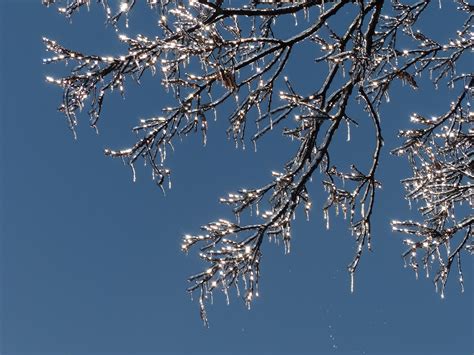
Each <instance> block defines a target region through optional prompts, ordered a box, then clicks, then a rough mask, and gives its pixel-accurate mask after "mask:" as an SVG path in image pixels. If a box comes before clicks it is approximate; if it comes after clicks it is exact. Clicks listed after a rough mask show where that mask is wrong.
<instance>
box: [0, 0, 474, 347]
mask: <svg viewBox="0 0 474 355" xmlns="http://www.w3.org/2000/svg"><path fill="white" fill-rule="evenodd" d="M40 3H41V2H40V1H39V0H38V1H33V0H31V1H27V0H23V1H14V0H2V1H1V2H0V48H1V49H0V51H1V53H2V54H1V56H0V125H1V126H0V142H1V143H0V149H1V155H0V159H1V166H2V170H1V175H0V176H1V180H0V181H1V185H0V193H1V194H0V222H1V231H0V233H1V245H0V247H1V249H0V250H1V257H0V270H1V285H0V297H1V298H0V300H1V307H0V321H1V332H0V353H1V354H6V355H13V354H74V355H76V354H77V355H79V354H105V353H107V354H156V353H158V354H168V353H170V354H194V353H196V354H206V353H210V352H215V353H226V354H275V353H281V354H295V353H302V354H305V353H307V354H333V353H334V354H469V353H472V351H473V342H472V337H473V325H472V319H473V304H472V299H473V282H472V279H473V278H472V261H471V260H469V259H465V264H464V269H465V273H466V275H465V279H466V285H465V292H464V294H461V293H460V291H459V286H458V285H457V284H456V283H455V282H454V278H453V280H451V282H450V284H449V287H448V289H447V294H446V296H447V297H446V298H445V299H444V300H441V299H440V297H439V295H438V294H436V293H435V292H434V287H433V285H432V283H431V282H430V281H429V280H426V279H424V278H421V280H418V281H416V280H415V276H414V274H413V272H412V271H411V270H408V269H404V268H403V261H402V259H401V257H400V255H401V253H402V252H403V250H404V246H403V245H402V243H401V240H402V238H401V236H400V235H397V234H394V233H392V232H391V230H390V226H389V221H390V220H391V219H393V218H397V219H403V218H405V217H409V216H415V214H414V211H409V210H408V206H407V203H406V201H405V200H404V199H403V198H402V193H403V190H402V187H401V185H400V184H399V180H400V179H401V178H403V177H406V176H408V174H409V172H408V170H407V165H406V164H405V161H404V160H403V159H401V158H396V157H392V156H389V154H388V152H389V150H390V149H391V148H394V147H396V145H397V143H398V141H397V140H396V139H395V138H394V137H395V134H396V131H397V129H398V128H403V127H407V126H408V117H409V114H410V113H411V112H413V111H417V110H419V111H422V110H424V111H423V112H427V114H430V113H431V112H433V113H437V112H440V111H441V110H442V109H443V107H444V106H443V102H442V100H438V99H436V98H435V96H433V94H434V92H433V91H432V90H431V89H429V90H428V91H426V92H411V91H410V90H409V89H408V88H404V89H403V90H401V89H400V88H395V94H394V95H392V102H391V104H390V105H389V106H386V107H385V109H384V118H383V124H384V126H383V129H384V137H385V142H386V146H385V149H384V155H383V159H382V162H381V168H380V172H379V178H380V179H381V180H382V182H383V184H384V187H383V189H382V190H381V191H380V194H379V200H378V206H377V211H376V212H375V215H374V241H373V243H374V251H373V252H372V253H370V254H369V253H366V254H365V256H364V258H363V259H362V262H361V265H360V267H359V271H358V273H357V275H356V290H355V293H354V294H351V293H350V289H349V277H348V274H347V272H346V265H347V264H348V262H349V261H350V260H351V257H352V255H353V241H352V239H351V237H350V233H349V232H348V231H347V225H346V224H345V222H344V221H343V220H342V219H336V217H335V216H331V221H332V226H331V230H330V231H326V229H325V223H324V221H323V218H322V213H321V211H320V210H318V208H317V206H321V204H322V203H323V200H322V197H323V196H322V195H321V194H319V195H316V197H315V198H314V205H315V208H314V210H313V212H312V215H311V219H310V221H309V222H306V221H305V219H304V217H303V216H300V217H298V219H297V223H295V224H294V226H295V227H294V231H293V238H294V239H293V242H292V252H291V254H289V255H286V256H285V255H284V254H283V248H282V247H278V246H275V245H273V244H267V245H265V247H264V257H263V259H262V279H261V290H260V293H261V297H259V299H258V300H257V301H256V302H255V303H254V304H253V306H252V309H251V310H250V311H248V310H247V309H246V308H245V307H244V304H243V302H242V300H240V299H238V298H237V297H236V296H234V297H232V300H231V304H230V306H227V305H225V300H224V297H223V296H222V295H215V304H214V305H213V306H211V307H210V308H209V309H208V312H209V317H210V322H211V324H210V328H209V329H206V328H204V327H203V326H202V322H201V320H200V319H199V312H198V305H197V302H192V301H191V300H190V297H189V295H188V294H187V293H186V292H185V289H186V287H187V283H186V277H187V276H188V275H189V274H192V273H194V272H196V271H198V270H199V268H200V263H199V261H198V260H197V258H196V256H195V255H193V254H192V253H190V255H188V256H185V255H183V254H182V253H181V252H180V241H181V236H182V235H183V234H184V233H193V232H197V231H198V228H199V226H200V225H202V224H204V223H206V222H209V221H211V220H214V219H216V218H219V217H226V218H230V217H231V216H230V214H229V211H228V210H227V209H226V208H224V207H222V206H219V205H218V204H217V200H218V198H219V197H220V196H223V195H224V194H225V193H226V192H229V191H235V190H236V189H238V188H240V187H252V186H258V185H259V184H260V183H263V182H265V181H266V180H267V179H269V178H270V171H271V170H273V169H279V168H280V167H281V166H282V164H283V163H284V162H285V161H286V160H285V159H286V157H287V156H289V151H288V149H289V148H288V147H289V145H288V144H287V143H284V144H282V141H281V140H280V139H279V138H276V139H273V140H272V139H266V140H265V141H263V142H262V143H261V144H260V145H259V147H258V152H257V153H254V152H253V151H252V149H247V150H245V151H242V150H237V149H235V147H234V144H233V142H230V141H228V140H227V139H226V137H225V128H226V117H225V116H222V117H219V119H218V120H217V122H215V123H214V122H213V123H212V124H211V125H210V130H209V137H208V144H207V146H206V147H203V146H202V144H201V137H199V136H191V137H189V138H187V139H184V140H183V141H182V142H180V143H178V144H177V145H176V151H175V152H174V153H173V154H171V156H170V158H169V160H168V164H169V166H170V167H171V169H172V171H173V176H172V182H173V188H172V189H171V191H168V192H167V195H166V197H164V196H163V195H162V193H161V191H160V190H159V189H157V188H156V186H154V184H153V183H152V181H151V178H150V173H149V171H148V170H146V169H139V170H138V180H137V182H135V183H133V182H132V181H131V173H130V170H129V169H127V168H126V167H124V166H123V165H122V164H121V162H120V160H113V159H110V158H106V157H105V156H104V155H103V149H104V148H106V147H113V148H116V147H119V148H120V147H123V146H126V145H127V144H129V143H131V142H132V141H133V139H134V137H133V136H132V135H131V134H130V131H129V128H130V127H132V126H133V125H134V124H135V123H136V122H137V119H138V118H141V117H148V116H152V115H154V114H158V113H159V112H160V109H161V107H162V106H164V105H166V102H167V101H166V100H167V99H166V97H165V94H164V92H163V91H161V89H160V87H159V82H158V81H157V80H153V79H151V78H145V79H144V81H143V85H142V86H141V87H137V86H136V85H135V84H133V83H130V85H129V89H128V91H127V95H126V99H125V100H122V99H121V98H120V97H118V95H115V96H114V97H113V98H111V99H110V100H109V101H108V102H107V103H106V108H105V111H104V115H103V118H102V122H101V123H100V125H99V129H100V134H99V135H96V134H95V133H94V131H93V130H92V129H90V128H89V127H88V126H87V117H85V115H83V116H82V117H81V118H82V121H81V123H80V127H79V130H78V136H79V138H78V140H77V141H74V140H73V137H72V135H71V133H70V131H69V129H68V128H67V124H66V122H65V120H64V119H63V117H62V115H61V114H60V113H58V112H56V110H55V108H56V107H57V105H58V104H59V101H60V97H61V92H60V90H59V89H58V88H55V87H52V86H50V85H47V84H46V83H45V80H44V77H45V75H49V74H55V73H60V72H61V71H62V70H63V69H62V68H61V67H60V66H56V67H48V66H44V65H43V64H42V58H43V57H45V56H46V53H45V51H44V47H43V44H42V42H41V37H42V36H48V37H51V38H53V39H57V40H59V41H60V42H61V43H63V44H65V45H66V46H69V47H73V48H77V49H80V50H91V51H100V52H104V53H103V54H109V52H110V53H115V52H116V51H118V50H119V47H118V46H117V44H115V43H113V42H112V41H111V38H113V36H114V34H113V31H112V30H111V29H106V28H105V27H104V26H103V14H102V12H101V11H100V10H99V8H97V7H96V8H95V9H94V10H95V11H93V12H91V13H82V14H81V15H80V16H78V17H77V18H75V19H74V21H73V22H72V24H69V22H68V21H66V20H65V19H64V18H62V17H61V16H59V15H58V14H57V13H56V12H55V11H54V9H46V8H44V7H42V6H41V4H40ZM438 16H441V15H438ZM134 20H135V21H137V20H136V17H132V18H131V21H132V22H131V26H133V21H134ZM436 21H437V18H433V24H435V23H436ZM302 55H304V53H302ZM292 74H293V75H294V76H293V77H295V78H298V77H300V78H305V75H307V74H306V73H305V72H303V71H301V70H297V69H295V70H294V73H292ZM426 93H427V94H426ZM363 128H364V126H363V125H362V127H361V128H359V130H356V131H353V136H355V137H357V135H358V137H359V138H354V140H353V143H345V142H344V141H345V133H344V132H343V131H341V139H340V144H339V146H338V148H337V149H336V151H335V152H334V154H336V155H340V156H341V157H345V158H347V159H360V157H365V155H367V154H368V153H367V150H366V149H365V148H363V145H361V144H359V145H358V143H357V142H358V139H359V142H363V141H364V140H367V139H370V137H371V136H370V134H368V133H364V132H365V131H364V129H363ZM350 144H353V145H350ZM282 156H283V157H284V158H285V159H282Z"/></svg>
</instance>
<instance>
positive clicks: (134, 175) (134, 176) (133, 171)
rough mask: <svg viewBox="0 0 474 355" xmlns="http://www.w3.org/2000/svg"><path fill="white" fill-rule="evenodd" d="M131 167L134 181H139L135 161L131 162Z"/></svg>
mask: <svg viewBox="0 0 474 355" xmlns="http://www.w3.org/2000/svg"><path fill="white" fill-rule="evenodd" d="M130 168H131V169H132V181H133V182H136V181H137V174H136V172H135V166H134V165H133V163H131V164H130Z"/></svg>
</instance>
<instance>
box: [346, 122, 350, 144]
mask: <svg viewBox="0 0 474 355" xmlns="http://www.w3.org/2000/svg"><path fill="white" fill-rule="evenodd" d="M346 124H347V141H348V142H350V141H351V125H350V123H349V120H347V121H346Z"/></svg>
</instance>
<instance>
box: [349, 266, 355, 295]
mask: <svg viewBox="0 0 474 355" xmlns="http://www.w3.org/2000/svg"><path fill="white" fill-rule="evenodd" d="M350 273H351V293H354V271H353V270H351V272H350Z"/></svg>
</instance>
